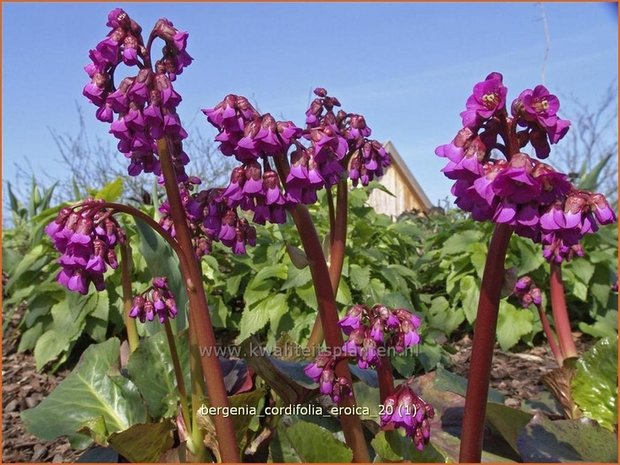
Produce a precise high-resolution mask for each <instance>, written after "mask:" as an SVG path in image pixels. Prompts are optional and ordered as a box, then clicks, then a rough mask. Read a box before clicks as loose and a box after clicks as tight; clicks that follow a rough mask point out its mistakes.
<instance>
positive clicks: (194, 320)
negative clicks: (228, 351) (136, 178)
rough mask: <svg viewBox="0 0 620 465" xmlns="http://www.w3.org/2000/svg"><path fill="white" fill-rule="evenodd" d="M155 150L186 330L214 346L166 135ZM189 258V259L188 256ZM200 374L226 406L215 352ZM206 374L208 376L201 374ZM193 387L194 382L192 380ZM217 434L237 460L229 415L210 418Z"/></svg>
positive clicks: (223, 451)
mask: <svg viewBox="0 0 620 465" xmlns="http://www.w3.org/2000/svg"><path fill="white" fill-rule="evenodd" d="M157 149H158V154H159V159H160V164H161V170H162V175H163V177H164V187H165V189H166V194H167V196H168V201H169V203H170V211H171V216H172V221H173V223H174V227H175V234H176V239H177V241H178V243H179V245H180V248H181V250H182V252H183V254H185V257H186V262H185V265H186V267H187V268H186V269H185V270H182V271H184V273H183V274H184V277H185V280H186V283H187V286H186V288H187V295H188V299H189V303H190V311H189V328H190V329H189V330H190V331H191V332H193V333H194V337H195V340H196V342H198V345H199V347H205V348H207V347H215V345H216V341H215V333H214V331H213V325H212V324H211V316H210V315H209V309H208V306H207V298H206V294H205V291H204V287H203V284H202V276H201V271H200V268H199V265H198V261H197V260H196V258H195V256H194V246H193V244H192V239H191V236H190V233H189V228H188V226H187V220H186V217H185V213H184V208H183V203H182V201H181V195H180V192H179V186H178V183H177V177H176V173H175V169H174V165H173V162H172V156H171V153H170V150H169V145H168V141H167V139H166V138H163V139H159V140H158V141H157ZM189 257H191V258H189ZM200 361H201V367H202V373H195V372H192V377H196V376H199V377H202V378H203V379H204V380H205V382H206V387H207V390H208V392H209V399H210V402H211V404H212V405H213V406H214V407H227V406H228V396H227V393H226V387H225V385H224V376H223V372H222V367H221V365H220V361H219V358H218V357H217V354H216V351H212V352H208V353H206V355H205V356H201V358H200ZM206 373H209V376H205V374H206ZM192 385H193V386H195V385H196V383H192ZM213 422H214V424H215V429H216V432H217V435H218V439H219V441H218V443H219V449H220V451H219V452H220V456H221V459H222V461H224V462H239V450H238V448H237V444H236V439H235V438H236V436H235V430H234V425H233V422H232V418H230V417H224V416H222V415H216V416H215V417H214V418H213Z"/></svg>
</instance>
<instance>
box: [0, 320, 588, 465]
mask: <svg viewBox="0 0 620 465" xmlns="http://www.w3.org/2000/svg"><path fill="white" fill-rule="evenodd" d="M19 318H20V315H19V312H16V314H14V315H13V318H12V321H11V323H10V325H9V327H8V328H7V331H6V332H5V334H4V335H3V344H2V436H3V450H2V461H3V462H5V463H6V462H9V463H15V462H74V461H75V460H76V459H77V458H79V456H80V455H81V454H82V453H83V452H82V451H74V450H72V449H71V446H70V444H69V442H68V441H67V440H66V439H65V438H59V439H57V440H55V441H53V442H43V441H41V440H39V439H37V438H36V437H34V436H33V435H31V434H30V433H28V432H27V431H26V428H25V426H24V424H23V422H22V420H21V417H20V412H22V411H23V410H26V409H28V408H32V407H34V406H35V405H37V404H38V403H39V402H41V401H42V400H43V399H44V398H45V397H47V396H48V395H49V393H50V392H51V391H52V390H53V389H54V388H55V387H56V386H57V385H58V383H60V382H61V381H62V380H63V379H64V378H65V377H66V376H67V375H68V374H69V373H70V370H68V369H65V370H64V371H60V372H58V373H55V374H48V373H39V372H37V371H36V369H35V361H34V357H33V356H32V355H31V354H29V353H18V352H17V345H18V338H19V333H18V330H17V329H16V326H17V324H18V322H19ZM577 344H578V346H577V347H578V349H579V351H580V352H582V351H583V350H585V349H586V346H587V345H588V344H587V341H586V343H584V342H583V341H582V339H580V338H578V340H577ZM450 345H451V346H452V348H453V349H454V350H453V351H454V354H453V355H452V357H451V359H452V365H451V366H450V367H449V369H450V370H451V371H453V372H454V373H457V374H459V375H461V376H467V371H468V369H469V359H470V356H471V339H470V337H469V336H468V335H465V336H463V337H462V338H461V339H460V340H459V341H458V342H455V343H452V344H450ZM556 367H557V364H556V362H555V360H554V358H553V355H552V354H551V351H550V350H549V349H548V348H547V346H546V345H545V344H543V345H540V346H537V347H533V348H527V347H526V348H523V350H521V351H519V352H514V353H512V352H508V353H507V352H502V351H501V350H499V349H496V350H495V354H494V358H493V369H492V374H491V387H493V388H494V389H496V390H498V391H500V392H501V393H502V394H504V395H505V396H506V400H505V404H506V405H508V406H510V407H519V406H520V405H521V403H522V402H523V401H524V400H528V399H531V398H533V397H536V395H537V394H539V393H540V391H542V390H543V389H544V387H543V384H542V382H541V380H540V378H541V376H542V375H544V374H546V373H548V372H550V371H551V370H553V369H554V368H556Z"/></svg>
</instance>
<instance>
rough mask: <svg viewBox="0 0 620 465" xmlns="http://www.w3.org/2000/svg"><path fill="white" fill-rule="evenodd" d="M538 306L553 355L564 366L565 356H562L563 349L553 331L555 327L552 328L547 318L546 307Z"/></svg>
mask: <svg viewBox="0 0 620 465" xmlns="http://www.w3.org/2000/svg"><path fill="white" fill-rule="evenodd" d="M536 308H537V309H538V316H540V322H541V323H542V327H543V329H544V330H545V335H546V336H547V341H549V347H550V348H551V352H553V356H554V357H555V360H556V361H557V362H558V365H560V366H562V363H563V362H564V357H563V356H562V351H561V350H560V348H559V347H558V343H557V341H556V335H555V333H554V332H553V329H551V325H550V324H549V319H548V318H547V314H546V313H545V309H544V308H543V306H542V305H536Z"/></svg>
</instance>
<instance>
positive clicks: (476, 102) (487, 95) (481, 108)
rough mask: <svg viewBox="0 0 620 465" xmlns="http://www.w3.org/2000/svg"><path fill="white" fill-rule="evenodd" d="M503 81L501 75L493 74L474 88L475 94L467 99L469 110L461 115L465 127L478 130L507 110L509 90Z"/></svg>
mask: <svg viewBox="0 0 620 465" xmlns="http://www.w3.org/2000/svg"><path fill="white" fill-rule="evenodd" d="M502 79H503V77H502V75H501V74H500V73H491V74H489V75H488V76H487V77H486V79H485V80H484V81H482V82H479V83H478V84H476V85H475V86H474V92H473V94H472V95H471V96H470V97H469V98H468V99H467V103H466V107H467V110H465V111H464V112H462V113H461V118H463V126H465V127H467V128H471V129H477V128H479V127H480V125H481V124H482V123H483V122H484V121H486V120H488V119H489V118H491V117H493V116H494V115H495V114H496V113H498V112H499V111H501V110H503V109H504V108H505V106H506V93H507V92H508V89H507V88H506V87H505V86H504V85H503V84H502Z"/></svg>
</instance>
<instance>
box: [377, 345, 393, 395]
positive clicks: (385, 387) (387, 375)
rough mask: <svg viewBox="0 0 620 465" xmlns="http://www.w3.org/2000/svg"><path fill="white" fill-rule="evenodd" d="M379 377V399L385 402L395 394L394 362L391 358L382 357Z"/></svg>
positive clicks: (379, 365) (378, 366)
mask: <svg viewBox="0 0 620 465" xmlns="http://www.w3.org/2000/svg"><path fill="white" fill-rule="evenodd" d="M377 377H378V379H379V398H380V400H381V403H383V402H385V399H386V398H387V396H389V395H390V394H392V393H393V392H394V375H393V374H392V362H391V361H390V357H388V356H387V355H382V356H381V357H379V364H378V365H377Z"/></svg>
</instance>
